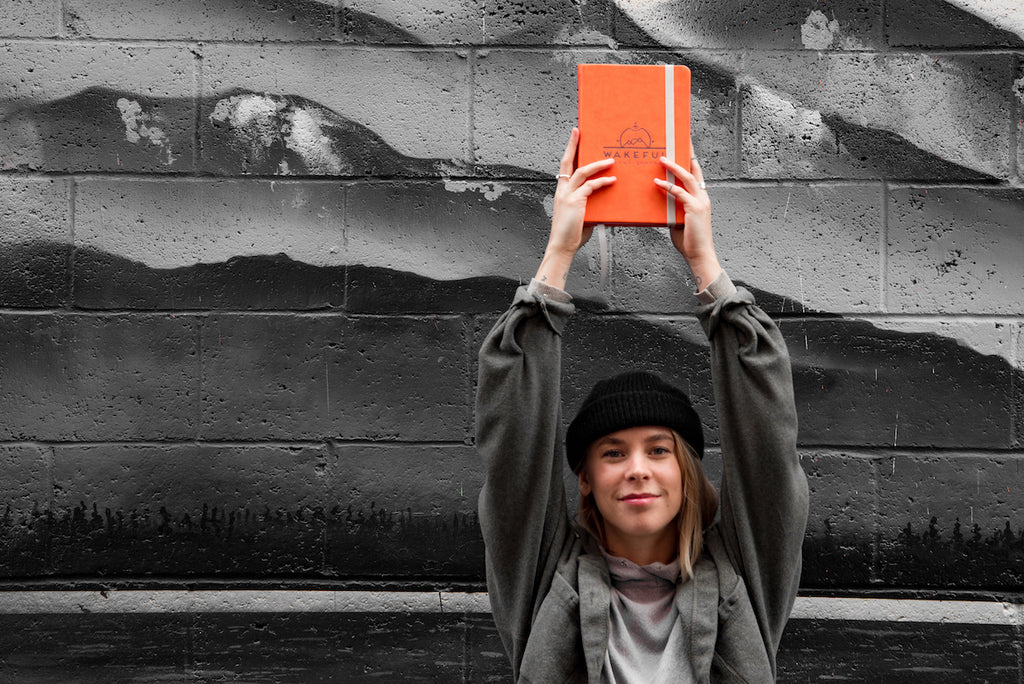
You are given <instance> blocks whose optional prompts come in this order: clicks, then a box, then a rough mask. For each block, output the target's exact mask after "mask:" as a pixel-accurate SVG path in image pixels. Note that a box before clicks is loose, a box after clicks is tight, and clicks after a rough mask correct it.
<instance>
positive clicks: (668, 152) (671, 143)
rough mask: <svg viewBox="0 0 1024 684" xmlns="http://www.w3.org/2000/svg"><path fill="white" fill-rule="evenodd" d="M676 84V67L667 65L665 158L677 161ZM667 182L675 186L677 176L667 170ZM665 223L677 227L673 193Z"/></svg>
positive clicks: (669, 196) (667, 197)
mask: <svg viewBox="0 0 1024 684" xmlns="http://www.w3.org/2000/svg"><path fill="white" fill-rule="evenodd" d="M675 102H676V83H675V67H673V66H672V65H671V64H666V65H665V156H666V157H668V158H669V159H671V160H672V161H675V160H676V108H675ZM665 174H666V175H667V177H668V178H667V180H668V182H669V183H671V184H675V182H676V178H675V175H674V174H673V173H672V172H671V171H668V170H667V169H666V171H665ZM665 223H666V224H668V225H670V226H674V225H676V198H675V195H673V194H672V193H671V192H666V193H665Z"/></svg>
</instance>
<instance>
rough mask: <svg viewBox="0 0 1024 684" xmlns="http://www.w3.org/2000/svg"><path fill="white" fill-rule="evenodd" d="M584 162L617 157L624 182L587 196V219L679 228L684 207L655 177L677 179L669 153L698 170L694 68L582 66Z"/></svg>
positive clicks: (615, 170)
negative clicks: (693, 161)
mask: <svg viewBox="0 0 1024 684" xmlns="http://www.w3.org/2000/svg"><path fill="white" fill-rule="evenodd" d="M576 77H577V81H578V84H579V128H580V144H579V149H578V151H577V165H578V166H583V165H584V164H589V163H590V162H593V161H597V160H599V159H606V158H608V157H613V158H614V159H615V164H614V165H613V166H612V168H611V170H610V171H608V172H607V173H606V174H602V175H610V176H615V177H616V178H617V179H618V180H616V181H615V184H614V185H612V186H611V187H608V188H603V189H601V190H599V191H598V192H596V193H594V194H593V195H591V196H590V198H589V199H588V200H587V213H586V218H585V221H586V223H587V224H595V223H607V224H612V225H635V226H649V225H658V226H665V225H675V224H677V223H678V224H682V223H683V205H682V204H681V203H679V202H677V201H676V200H675V198H673V197H669V196H667V195H666V194H665V193H664V192H663V191H662V190H661V189H659V188H658V186H656V185H655V184H654V182H653V179H654V178H655V177H656V176H657V177H661V178H666V179H667V180H668V181H670V182H674V181H675V179H674V177H673V176H672V174H666V171H665V167H663V166H662V165H661V164H659V163H658V158H659V157H661V156H662V155H664V156H666V157H668V158H669V159H673V160H674V161H676V162H677V163H678V164H679V165H681V166H682V167H683V168H685V169H686V170H687V171H689V170H690V156H691V153H690V149H691V146H690V70H689V69H688V68H687V67H684V66H675V65H662V66H637V65H624V64H580V65H579V66H578V67H577V68H576Z"/></svg>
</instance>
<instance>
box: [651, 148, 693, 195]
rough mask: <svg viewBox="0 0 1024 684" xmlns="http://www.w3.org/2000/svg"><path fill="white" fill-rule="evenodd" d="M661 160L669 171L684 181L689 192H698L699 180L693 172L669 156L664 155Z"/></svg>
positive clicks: (684, 185)
mask: <svg viewBox="0 0 1024 684" xmlns="http://www.w3.org/2000/svg"><path fill="white" fill-rule="evenodd" d="M659 161H661V165H662V166H664V167H665V168H666V169H668V170H669V171H671V172H672V174H673V175H674V176H675V177H676V178H677V179H678V180H680V181H682V184H683V187H685V188H686V190H687V191H688V192H691V193H694V194H696V193H697V190H699V189H700V188H699V187H698V183H699V181H698V180H697V179H696V178H695V177H694V175H693V174H692V173H690V172H689V171H687V170H686V169H685V168H683V167H682V166H680V165H679V164H677V163H675V162H674V161H672V160H671V159H669V158H668V157H662V158H661V159H660V160H659Z"/></svg>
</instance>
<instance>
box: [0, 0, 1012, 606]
mask: <svg viewBox="0 0 1024 684" xmlns="http://www.w3.org/2000/svg"><path fill="white" fill-rule="evenodd" d="M1004 4H1005V3H1004ZM996 5H998V3H996ZM1009 5H1012V3H1009ZM1009 5H1007V7H1008V9H1006V8H1002V6H998V7H996V6H993V4H992V3H988V2H984V1H982V0H955V1H954V0H874V1H872V2H864V1H862V0H827V1H825V2H822V1H818V2H810V0H786V1H784V2H781V3H780V2H777V1H774V0H773V1H772V2H768V0H755V1H754V2H750V1H749V0H748V1H746V2H738V1H737V2H733V0H727V1H726V2H717V3H705V2H697V1H696V0H685V1H682V2H678V3H643V2H632V1H628V0H619V1H617V2H616V1H613V0H574V1H573V2H553V1H551V0H535V1H534V2H528V3H520V2H515V3H513V2H499V1H497V0H459V1H458V2H443V3H442V2H434V3H406V2H397V1H391V0H378V1H375V0H286V1H284V2H281V1H276V2H269V1H267V2H264V1H263V0H257V1H255V2H242V1H240V0H208V1H206V2H199V1H198V0H160V1H159V2H153V3H148V4H147V5H146V6H145V9H144V10H143V9H142V8H141V6H135V5H131V4H129V5H125V4H124V3H113V2H107V1H105V0H16V1H15V2H8V3H5V4H4V7H3V8H2V9H0V406H2V407H3V409H2V411H0V415H2V416H3V419H0V491H3V492H4V494H5V499H6V503H5V504H4V506H5V508H4V513H3V514H2V515H3V517H2V518H0V521H2V522H0V549H3V551H4V553H2V554H0V580H2V581H3V583H4V586H7V587H9V588H18V587H22V588H25V587H27V588H31V587H35V586H43V585H45V586H64V585H68V586H70V585H75V586H81V585H82V584H83V583H84V584H85V585H89V586H92V585H95V586H101V585H102V586H115V587H116V586H122V585H131V586H140V585H146V583H147V582H150V581H152V580H153V579H154V578H157V577H159V578H161V579H163V580H167V579H170V580H172V581H176V582H181V583H185V584H188V583H189V582H204V581H213V580H218V579H230V581H231V582H233V583H235V584H239V585H245V586H250V585H252V586H262V585H263V584H266V583H272V584H275V585H280V584H282V583H284V584H288V585H289V586H291V585H294V586H305V585H306V583H309V582H311V581H316V582H320V581H330V582H333V583H335V585H336V586H343V587H356V588H358V587H363V586H369V585H372V586H375V587H382V586H383V587H390V588H393V589H402V588H405V587H410V586H416V587H422V586H464V587H469V588H480V587H482V584H483V571H482V542H481V540H480V538H479V532H478V531H477V529H476V522H475V518H474V515H475V514H474V511H475V499H476V493H477V491H478V489H479V486H480V478H481V474H480V471H479V468H478V467H477V465H476V461H475V457H474V454H473V449H472V444H473V415H472V402H473V393H474V383H475V352H476V348H477V346H478V344H479V342H480V340H481V338H482V336H483V334H484V333H486V331H487V329H488V328H489V326H490V325H491V323H492V322H493V321H494V319H495V318H496V317H497V316H498V315H499V313H500V312H501V311H502V310H503V309H504V308H505V307H506V306H507V305H508V303H509V302H510V301H511V297H512V294H513V292H514V289H515V287H516V286H517V285H518V284H519V283H520V282H525V281H526V280H527V279H528V278H529V277H530V276H531V275H532V274H533V272H534V270H535V269H536V265H537V263H538V261H539V257H540V255H541V251H542V249H543V245H544V240H545V235H546V231H547V227H548V223H549V221H550V207H551V201H552V194H553V191H554V183H553V179H552V175H553V173H554V171H555V169H556V166H557V160H558V158H559V156H560V154H561V150H562V148H563V146H564V141H565V139H566V136H567V133H568V130H569V128H570V126H571V125H573V123H574V122H575V117H576V110H575V107H576V98H575V67H576V65H577V64H579V63H583V62H615V63H663V62H664V63H678V64H686V65H688V66H690V68H691V69H692V71H693V88H692V93H691V95H692V101H693V139H694V146H695V149H696V151H697V154H698V155H699V157H700V159H701V160H702V164H703V166H704V168H705V169H706V175H707V178H708V182H709V187H710V192H711V197H712V201H713V224H714V226H715V230H716V234H717V238H716V239H717V244H718V246H719V251H720V254H721V256H722V258H723V261H724V263H725V266H726V268H727V269H728V270H729V272H730V273H731V274H732V276H733V278H734V279H735V280H737V281H740V282H741V283H743V284H745V285H746V286H747V287H749V288H750V289H751V290H752V291H754V292H755V294H756V295H757V297H758V299H759V301H760V302H761V303H762V305H763V306H764V307H765V309H766V310H768V311H769V312H770V313H771V314H772V315H774V316H776V317H777V318H779V319H781V322H782V329H783V331H784V334H785V335H786V338H787V341H788V343H789V347H790V350H791V353H792V356H793V360H794V366H795V384H796V390H797V397H798V402H799V409H800V421H801V433H800V439H801V449H802V455H803V460H804V464H805V467H806V469H807V472H808V475H809V476H810V478H811V489H812V499H811V506H812V509H811V523H810V526H809V529H808V536H807V541H806V546H805V556H806V559H805V567H804V579H803V589H804V591H805V592H811V593H814V592H824V593H844V594H852V595H873V592H876V593H877V592H888V593H890V594H891V593H892V592H896V593H900V592H903V593H904V594H914V595H916V596H939V595H949V594H950V593H955V594H957V595H962V596H968V597H997V598H1005V597H1013V596H1017V597H1018V598H1019V587H1020V585H1021V582H1022V581H1024V571H1022V570H1021V568H1022V567H1024V565H1022V564H1021V560H1022V558H1024V511H1022V509H1024V479H1022V478H1024V476H1022V475H1021V465H1022V460H1024V332H1022V329H1024V185H1022V182H1021V181H1022V179H1021V168H1022V164H1024V124H1022V123H1021V122H1022V120H1024V11H1021V10H1020V9H1017V8H1013V7H1010V6H1009ZM598 242H599V241H598V240H597V239H594V240H592V241H591V243H590V244H589V245H588V246H587V248H586V249H585V251H584V253H583V254H581V256H580V258H579V259H578V264H577V265H576V266H575V267H574V273H573V275H572V276H571V279H570V284H569V288H570V290H571V292H572V293H573V294H574V295H576V297H577V301H578V303H579V305H580V313H579V314H578V315H577V317H576V319H575V320H574V321H573V323H572V324H571V326H570V328H569V330H568V331H567V333H566V377H565V378H564V382H563V386H564V395H565V399H566V402H567V406H568V407H569V410H568V412H567V413H568V414H569V415H571V414H572V412H573V410H574V409H575V407H576V406H577V405H578V403H579V401H580V399H581V398H582V396H583V394H584V393H585V392H586V391H587V390H588V389H589V387H590V386H591V384H592V383H593V382H594V381H595V380H597V379H598V378H600V377H602V376H604V375H606V374H608V373H611V372H614V371H616V370H618V369H620V368H623V367H628V366H631V365H636V364H641V365H644V366H647V367H650V368H654V369H656V370H659V371H661V372H663V373H665V374H666V375H668V376H670V377H672V378H673V379H675V380H676V381H677V382H678V383H680V384H681V385H682V386H684V387H686V388H688V389H689V390H690V391H691V393H692V394H693V396H694V399H695V402H696V403H697V404H698V405H700V406H701V407H703V409H704V414H705V416H706V417H707V420H708V422H709V423H710V424H711V427H712V428H713V427H714V423H715V421H714V417H713V413H712V411H713V402H712V398H711V391H710V379H709V377H708V374H707V368H706V365H707V364H706V354H707V349H706V344H705V341H704V339H703V334H702V333H701V331H700V329H699V327H698V326H697V325H696V323H695V319H694V318H693V315H692V314H693V310H694V306H695V301H694V299H693V297H692V296H691V295H690V292H691V290H692V283H691V282H690V280H689V275H688V273H687V270H686V268H685V264H683V263H682V262H681V260H680V259H679V258H678V255H676V253H675V252H674V251H673V250H672V249H671V246H670V244H669V241H668V238H667V236H666V234H665V231H664V230H661V229H656V228H655V229H646V228H645V229H635V228H631V229H623V228H614V227H613V228H609V229H608V231H607V235H606V250H605V253H604V254H602V253H601V250H600V249H599V245H598ZM711 469H712V470H714V469H715V466H714V465H711ZM936 568H941V570H936Z"/></svg>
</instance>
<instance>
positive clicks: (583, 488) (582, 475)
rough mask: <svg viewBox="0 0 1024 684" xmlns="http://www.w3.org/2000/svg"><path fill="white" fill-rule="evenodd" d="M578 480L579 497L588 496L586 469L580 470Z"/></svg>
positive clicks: (588, 484) (588, 486) (588, 482)
mask: <svg viewBox="0 0 1024 684" xmlns="http://www.w3.org/2000/svg"><path fill="white" fill-rule="evenodd" d="M578 477H579V479H580V496H590V480H588V479H587V467H586V466H583V467H582V468H580V472H579V474H578Z"/></svg>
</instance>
